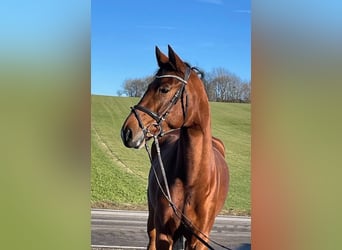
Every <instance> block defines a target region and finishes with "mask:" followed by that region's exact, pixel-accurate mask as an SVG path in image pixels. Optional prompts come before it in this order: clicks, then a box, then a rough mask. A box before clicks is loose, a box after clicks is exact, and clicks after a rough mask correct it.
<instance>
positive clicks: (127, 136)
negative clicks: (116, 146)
mask: <svg viewBox="0 0 342 250" xmlns="http://www.w3.org/2000/svg"><path fill="white" fill-rule="evenodd" d="M123 139H124V140H125V142H128V141H129V140H131V139H132V130H131V129H130V128H126V129H125V130H124V132H123Z"/></svg>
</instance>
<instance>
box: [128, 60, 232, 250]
mask: <svg viewBox="0 0 342 250" xmlns="http://www.w3.org/2000/svg"><path fill="white" fill-rule="evenodd" d="M193 69H195V70H196V71H197V68H195V67H191V68H190V67H187V68H186V71H185V76H184V79H183V78H181V77H179V76H176V75H161V76H156V78H175V79H177V80H178V81H180V82H181V83H182V86H181V87H180V88H179V89H178V90H177V92H176V93H175V95H174V96H173V97H172V99H171V100H170V102H169V104H168V106H167V107H166V109H165V111H164V112H162V113H161V115H158V114H157V113H155V112H153V111H151V110H149V109H147V108H145V107H143V106H140V105H135V106H133V107H131V110H132V112H133V113H134V115H135V117H136V119H137V120H138V123H139V127H140V128H141V129H142V130H143V133H144V136H145V138H146V137H150V136H151V135H152V137H153V141H154V144H155V147H156V151H157V156H158V162H159V166H160V169H161V173H162V177H163V182H164V186H165V188H163V186H162V184H161V182H160V180H159V178H158V175H157V170H156V168H155V167H154V166H153V160H152V155H151V151H150V149H149V147H148V144H147V143H146V140H145V149H146V152H147V154H148V157H149V159H150V162H151V166H152V169H153V173H154V176H155V177H156V181H157V184H158V186H159V188H160V190H161V192H162V194H163V196H164V198H165V199H166V200H167V201H168V202H169V205H170V206H171V208H172V210H173V212H174V213H175V215H176V216H177V217H178V218H179V219H180V221H181V223H182V224H183V225H184V226H185V227H186V228H187V229H188V230H190V232H191V233H192V234H193V235H194V236H195V237H196V238H197V239H198V240H199V241H200V242H201V243H202V244H203V245H205V246H206V247H207V248H209V249H212V250H214V248H213V247H212V246H210V245H209V243H208V242H206V241H205V240H204V239H203V238H205V239H207V240H208V241H210V242H212V243H214V244H216V245H218V246H220V247H222V248H224V249H228V250H232V249H230V248H228V247H225V246H223V245H221V244H220V243H218V242H216V241H214V240H212V239H210V238H209V237H208V236H207V235H206V234H204V233H203V232H202V231H201V230H200V229H199V228H198V227H196V226H195V225H194V224H193V223H192V222H191V220H190V219H189V218H187V216H186V215H185V214H184V213H183V212H182V211H181V210H180V209H178V208H177V206H176V205H175V203H173V201H172V198H171V194H170V189H169V185H168V181H167V177H166V172H165V168H164V164H163V160H162V157H161V152H160V145H159V139H158V138H159V137H163V136H164V135H166V134H167V133H169V132H172V131H174V130H177V129H172V130H169V131H166V132H164V131H163V128H162V125H161V124H162V122H163V121H165V119H166V117H167V116H168V114H169V111H170V109H171V108H172V107H173V106H174V105H175V104H176V103H177V101H178V100H179V99H180V97H181V96H183V93H184V91H185V86H186V85H187V84H188V80H189V78H190V74H191V70H193ZM182 100H183V98H182ZM187 103H188V102H187V95H186V104H185V108H184V104H183V103H182V106H183V118H184V123H185V118H186V115H187ZM137 110H139V111H142V112H144V113H146V114H147V115H149V116H150V117H152V118H153V119H154V120H155V121H156V123H155V124H152V125H155V126H156V127H158V128H159V131H158V133H156V134H152V133H151V132H150V131H149V126H148V127H145V126H144V124H143V122H142V120H141V118H140V116H139V113H138V112H137ZM182 127H183V126H182ZM178 129H180V128H178ZM195 231H197V233H196V232H195ZM200 235H201V236H202V237H203V238H202V237H201V236H200Z"/></svg>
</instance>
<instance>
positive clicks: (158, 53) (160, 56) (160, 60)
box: [156, 46, 169, 68]
mask: <svg viewBox="0 0 342 250" xmlns="http://www.w3.org/2000/svg"><path fill="white" fill-rule="evenodd" d="M156 58H157V62H158V66H159V68H162V66H163V65H165V64H166V63H167V62H168V61H169V58H168V57H167V56H166V55H164V54H163V53H162V52H161V51H160V49H159V48H158V46H156Z"/></svg>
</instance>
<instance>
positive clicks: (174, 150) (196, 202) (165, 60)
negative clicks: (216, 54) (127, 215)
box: [121, 45, 229, 250]
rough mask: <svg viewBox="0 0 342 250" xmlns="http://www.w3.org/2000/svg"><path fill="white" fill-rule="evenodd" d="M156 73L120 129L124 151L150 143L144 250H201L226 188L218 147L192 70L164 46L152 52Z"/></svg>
mask: <svg viewBox="0 0 342 250" xmlns="http://www.w3.org/2000/svg"><path fill="white" fill-rule="evenodd" d="M156 58H157V63H158V66H159V70H158V72H157V73H156V75H155V78H154V80H153V81H152V82H151V83H150V84H149V86H148V88H147V90H146V92H145V94H144V95H143V97H142V98H141V100H140V101H139V103H138V104H137V105H135V106H134V107H132V108H131V109H132V111H131V113H130V114H129V115H128V117H127V118H126V120H125V122H124V124H123V126H122V129H121V138H122V141H123V143H124V145H125V146H126V147H129V148H137V149H138V148H141V147H143V146H144V145H145V146H146V141H147V140H149V139H151V138H154V139H155V140H154V143H153V145H152V150H151V154H152V155H150V160H151V169H150V173H149V183H148V190H147V196H148V209H149V215H148V221H147V233H148V236H149V243H148V249H149V250H152V249H158V250H160V249H172V246H173V244H174V243H175V242H176V241H177V239H178V238H179V237H181V236H184V237H185V239H186V242H185V247H186V249H207V247H208V245H207V244H205V243H206V242H208V241H209V238H208V237H202V235H205V236H209V233H210V231H211V228H212V226H213V224H214V220H215V217H216V216H217V215H218V213H219V212H220V211H221V209H222V207H223V205H224V202H225V199H226V196H227V193H228V185H229V171H228V166H227V164H226V161H225V152H224V151H225V149H224V145H223V143H222V142H221V141H220V140H219V139H217V138H214V137H213V136H212V133H211V119H210V107H209V101H208V97H207V95H206V92H205V88H204V85H203V82H202V81H201V79H200V77H199V75H198V71H197V70H195V69H196V68H191V67H190V66H189V64H187V63H185V62H183V61H182V59H180V57H179V56H178V55H177V54H176V53H175V52H174V50H173V49H172V48H171V47H170V45H169V46H168V56H166V55H165V54H163V53H162V52H161V51H160V50H159V48H158V47H156Z"/></svg>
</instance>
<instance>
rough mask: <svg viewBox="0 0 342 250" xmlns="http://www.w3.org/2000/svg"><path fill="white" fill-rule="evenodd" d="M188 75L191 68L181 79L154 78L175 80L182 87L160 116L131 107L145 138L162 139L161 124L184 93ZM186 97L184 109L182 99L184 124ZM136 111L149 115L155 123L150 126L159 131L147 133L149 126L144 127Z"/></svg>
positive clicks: (140, 108)
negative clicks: (150, 136) (149, 136)
mask: <svg viewBox="0 0 342 250" xmlns="http://www.w3.org/2000/svg"><path fill="white" fill-rule="evenodd" d="M190 74H191V68H190V67H187V68H186V71H185V75H184V78H181V77H179V76H176V75H161V76H156V78H158V79H159V78H175V79H177V80H178V81H180V82H181V83H182V85H181V86H180V88H179V89H178V90H177V92H176V93H175V95H174V96H173V97H172V99H171V100H170V102H169V104H168V106H167V107H166V109H165V110H164V112H162V113H161V114H157V113H156V112H153V111H152V110H150V109H148V108H146V107H144V106H141V105H135V106H133V107H131V109H132V112H133V113H134V115H135V117H136V119H137V120H138V123H139V127H140V128H141V129H142V130H143V132H144V135H145V137H147V136H148V135H152V136H153V137H155V136H157V137H162V136H163V135H164V134H165V132H164V131H163V128H162V125H161V124H162V122H163V121H165V119H166V117H167V116H168V115H169V113H170V110H171V108H172V107H173V106H174V105H175V104H176V103H177V101H178V100H179V99H180V97H181V96H183V93H184V91H185V85H187V84H188V80H189V78H190ZM187 97H188V96H187V95H186V104H185V108H184V103H183V99H182V107H183V118H184V122H185V118H186V114H187V103H188V100H187ZM137 110H139V111H142V112H144V113H145V114H147V115H149V116H150V117H152V118H153V119H154V120H155V121H156V123H153V124H151V125H154V126H155V127H157V128H158V129H159V131H158V133H157V134H152V133H151V132H150V131H149V127H150V126H151V125H149V126H147V127H145V125H144V123H143V122H142V120H141V118H140V115H139V113H138V112H137Z"/></svg>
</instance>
